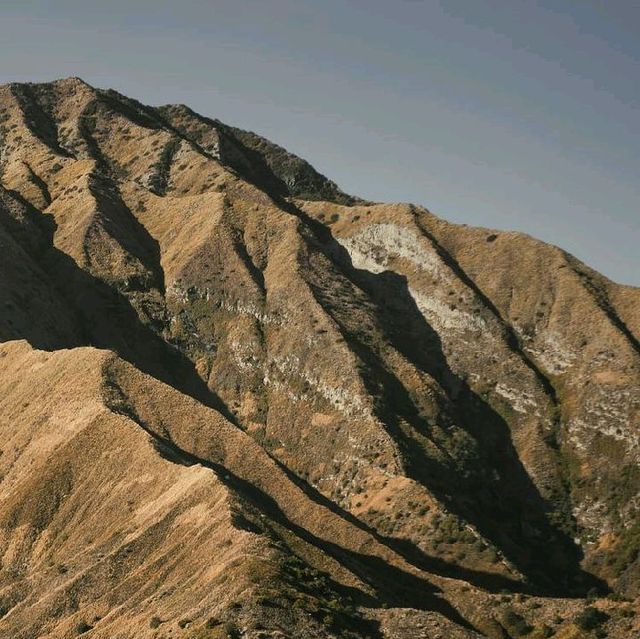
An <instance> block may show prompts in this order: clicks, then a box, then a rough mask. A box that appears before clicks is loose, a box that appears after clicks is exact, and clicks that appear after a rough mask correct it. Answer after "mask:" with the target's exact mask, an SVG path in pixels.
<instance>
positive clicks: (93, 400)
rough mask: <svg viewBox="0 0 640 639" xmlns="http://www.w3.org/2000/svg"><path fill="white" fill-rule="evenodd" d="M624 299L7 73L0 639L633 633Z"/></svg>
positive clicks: (81, 88) (398, 211)
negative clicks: (15, 81) (11, 77)
mask: <svg viewBox="0 0 640 639" xmlns="http://www.w3.org/2000/svg"><path fill="white" fill-rule="evenodd" d="M639 339H640V289H636V288H632V287H626V286H621V285H617V284H615V283H613V282H611V281H609V280H608V279H607V278H605V277H603V276H602V275H600V274H598V273H596V272H594V271H593V270H592V269H590V268H588V267H587V266H585V265H584V264H582V263H581V262H579V261H578V260H577V259H575V258H574V257H572V256H571V255H569V254H567V253H566V252H564V251H562V250H561V249H559V248H557V247H554V246H551V245H548V244H544V243H542V242H540V241H537V240H535V239H532V238H530V237H528V236H525V235H522V234H519V233H513V232H502V231H493V230H487V229H480V228H471V227H468V226H465V225H454V224H450V223H448V222H446V221H444V220H442V219H440V218H438V217H436V216H435V215H433V214H432V213H430V212H429V211H428V210H426V209H425V208H423V207H420V206H415V205H411V204H379V203H373V202H368V201H365V200H362V199H360V198H357V197H353V196H350V195H348V194H346V193H344V192H343V191H341V190H340V189H339V188H338V186H337V185H336V184H335V183H333V182H332V181H331V180H329V179H327V178H326V177H324V176H322V175H321V174H319V173H318V172H317V171H316V170H315V169H313V167H311V166H310V165H309V164H308V163H307V162H306V161H304V160H302V159H300V158H298V157H296V156H295V155H293V154H291V153H289V152H287V151H286V150H284V149H282V148H281V147H279V146H277V145H276V144H274V143H272V142H270V141H268V140H265V139H264V138H262V137H260V136H259V135H256V134H254V133H250V132H247V131H242V130H240V129H237V128H234V127H231V126H228V125H226V124H223V123H222V122H220V121H218V120H215V119H210V118H208V117H204V116H201V115H199V114H197V113H195V112H193V111H192V110H190V109H189V108H188V107H186V106H183V105H170V106H164V107H157V108H156V107H148V106H145V105H142V104H140V103H139V102H137V101H135V100H132V99H130V98H127V97H125V96H122V95H120V94H119V93H117V92H115V91H112V90H101V89H96V88H93V87H91V86H89V85H88V84H86V83H84V82H83V81H82V80H80V79H77V78H69V79H65V80H59V81H56V82H51V83H47V84H10V85H5V86H2V87H0V435H1V438H2V442H1V443H0V449H1V452H0V496H1V499H0V637H7V638H8V637H11V638H15V639H28V638H31V637H36V636H38V637H45V636H46V637H48V638H50V639H63V638H64V639H66V638H67V637H73V636H77V635H83V636H84V635H85V634H86V636H87V637H88V638H96V639H98V638H99V639H107V638H109V639H133V638H136V639H137V638H138V637H141V638H147V637H148V638H156V639H161V638H165V639H167V638H168V637H172V638H176V637H184V638H185V639H225V638H226V639H232V638H234V637H247V638H250V639H266V638H267V637H274V638H275V637H279V638H281V639H282V638H285V637H291V638H292V639H293V638H298V637H300V638H310V639H311V638H318V639H321V638H328V637H343V638H345V639H355V638H357V637H362V638H365V637H371V638H375V639H383V638H388V639H401V638H402V639H405V638H406V639H411V638H413V637H415V638H422V637H426V638H431V637H434V638H435V637H447V638H453V639H456V638H460V639H463V638H467V637H470V638H472V637H483V636H484V637H491V638H495V639H505V638H515V637H521V636H523V637H525V636H526V637H530V638H531V639H536V638H537V637H539V638H542V637H551V636H554V637H558V638H559V639H561V638H562V637H564V638H566V639H570V638H573V639H580V638H583V637H584V638H585V639H586V638H589V637H596V636H597V637H607V636H610V637H613V638H616V637H619V638H622V637H631V636H635V633H640V617H639V618H638V620H636V616H635V615H636V612H637V611H638V599H637V598H638V595H640V559H639V553H640V517H639V512H638V510H639V508H640V500H639V495H640V342H639Z"/></svg>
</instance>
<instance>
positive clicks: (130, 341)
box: [0, 192, 235, 423]
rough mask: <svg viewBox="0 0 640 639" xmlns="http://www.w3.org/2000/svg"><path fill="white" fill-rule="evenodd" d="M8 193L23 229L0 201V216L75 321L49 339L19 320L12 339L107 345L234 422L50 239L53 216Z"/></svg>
mask: <svg viewBox="0 0 640 639" xmlns="http://www.w3.org/2000/svg"><path fill="white" fill-rule="evenodd" d="M11 196H12V197H13V198H14V199H15V200H16V202H18V203H19V205H20V206H21V209H22V211H23V213H24V214H25V216H26V218H25V221H24V223H25V225H26V228H27V231H28V232H25V228H24V227H23V226H22V225H21V224H20V223H19V222H18V221H17V220H15V219H14V218H12V217H11V216H10V215H8V214H6V213H4V212H3V211H2V209H1V207H0V222H1V223H2V224H3V226H5V228H7V230H8V231H9V232H10V233H11V234H12V236H13V237H14V238H15V239H16V241H17V242H18V243H19V244H20V245H21V246H22V247H23V249H24V250H25V252H26V253H27V254H28V255H30V257H31V259H32V260H33V261H34V262H35V263H36V264H37V265H38V266H39V267H40V269H41V271H42V276H43V277H44V278H47V280H48V281H49V283H50V288H51V290H53V291H55V292H56V293H57V294H58V296H59V297H60V298H61V299H62V300H63V301H64V302H66V304H67V307H68V309H69V311H70V315H71V316H72V317H73V319H74V320H75V323H76V325H77V327H78V330H77V334H75V335H74V336H73V337H68V338H67V339H64V340H60V339H59V340H58V341H57V342H54V343H52V341H51V339H50V338H49V336H45V335H41V334H39V333H37V332H36V331H32V330H30V327H29V326H25V327H20V328H19V329H18V330H21V331H22V334H21V335H19V336H18V337H17V339H26V340H27V341H28V342H29V343H30V344H31V345H32V346H33V347H34V348H37V349H41V350H58V349H63V348H75V347H79V346H95V347H97V348H102V349H108V350H112V351H114V352H115V353H117V354H118V355H119V356H120V357H122V358H123V359H125V360H127V361H128V362H130V363H131V364H133V365H134V366H135V367H136V368H138V369H139V370H141V371H142V372H144V373H147V374H149V375H151V376H153V377H155V378H156V379H159V380H160V381H163V382H165V383H167V384H169V385H171V386H173V387H174V388H176V389H178V390H180V391H181V392H183V393H185V394H187V395H190V396H191V397H193V398H195V399H197V400H198V401H199V402H201V403H203V404H205V405H206V406H209V407H211V408H214V409H216V410H217V411H219V412H221V413H222V414H223V415H224V416H225V417H226V418H227V419H228V420H230V421H231V422H232V423H235V418H234V417H233V415H232V414H231V411H229V410H228V409H227V407H226V406H225V405H224V403H223V402H222V400H221V399H220V398H219V397H218V396H217V395H215V394H214V393H213V392H212V391H210V390H209V388H208V387H207V386H206V384H205V383H204V381H203V380H202V378H201V377H200V376H199V375H198V373H197V371H196V370H195V366H194V364H193V362H191V360H189V359H188V358H187V357H186V355H184V354H183V353H181V352H180V351H179V350H178V349H177V348H176V347H174V346H172V345H171V344H169V343H168V342H166V341H164V339H163V338H162V337H161V336H160V335H159V334H158V333H156V332H154V330H153V329H152V328H151V327H150V326H148V325H146V324H145V323H143V321H142V320H141V319H140V317H139V315H138V313H137V312H136V310H135V308H134V307H133V306H132V303H131V301H130V299H129V298H128V297H127V295H126V294H125V293H123V292H121V291H119V290H117V288H115V287H114V286H110V285H109V284H107V283H106V282H104V281H102V280H101V279H98V278H96V277H94V276H93V275H91V274H90V273H88V272H87V271H85V270H83V269H82V268H80V267H79V266H78V264H77V263H76V262H75V261H74V260H73V259H72V258H71V257H69V256H68V255H67V254H66V253H64V252H62V251H60V250H59V249H57V248H56V247H55V246H54V245H53V236H54V233H55V223H54V221H53V218H52V217H51V216H48V215H43V214H42V213H40V212H39V211H37V210H36V209H34V208H33V207H32V206H31V205H30V204H29V203H28V202H26V201H25V200H24V199H23V198H21V197H20V195H19V194H17V193H15V192H12V193H11ZM122 206H124V204H122ZM35 233H37V234H38V239H37V240H36V241H34V240H33V237H31V236H33V235H34V234H35ZM140 250H142V249H140ZM147 251H151V253H153V250H152V248H151V249H149V247H148V246H146V247H145V253H146V256H145V257H146V259H151V258H152V257H153V255H152V254H151V255H150V254H149V253H147ZM153 280H154V281H153V282H151V283H150V284H149V285H151V286H153V285H160V286H161V285H162V284H163V283H162V279H161V277H160V276H159V275H158V273H157V270H156V274H155V276H154V278H153ZM133 288H134V293H135V292H137V291H136V289H143V288H144V287H143V283H137V284H135V285H134V287H133ZM14 339H15V338H14Z"/></svg>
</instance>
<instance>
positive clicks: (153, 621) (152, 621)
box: [149, 615, 162, 628]
mask: <svg viewBox="0 0 640 639" xmlns="http://www.w3.org/2000/svg"><path fill="white" fill-rule="evenodd" d="M161 623H162V621H161V620H160V617H156V616H155V615H154V616H153V617H151V619H149V627H150V628H157V627H158V626H159V625H160V624H161Z"/></svg>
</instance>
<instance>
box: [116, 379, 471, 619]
mask: <svg viewBox="0 0 640 639" xmlns="http://www.w3.org/2000/svg"><path fill="white" fill-rule="evenodd" d="M107 384H108V385H109V389H110V393H111V394H112V396H113V402H112V403H113V405H112V409H113V410H116V411H118V412H121V413H122V414H124V415H126V416H127V417H129V418H130V419H131V420H133V421H134V422H136V423H137V424H138V425H139V426H140V427H141V428H142V429H143V430H144V431H145V432H147V433H148V434H149V435H150V436H151V437H152V438H153V440H154V443H155V447H156V450H157V451H158V452H159V453H160V454H162V455H163V457H165V458H166V459H167V460H168V461H171V462H172V463H178V464H183V465H187V466H191V465H194V464H200V465H202V466H204V467H205V468H209V469H211V470H212V471H214V472H215V473H216V475H217V476H218V479H219V480H220V481H221V482H222V483H224V484H225V485H227V486H228V487H229V488H230V489H231V490H232V491H233V492H234V493H235V494H237V495H239V496H241V497H242V498H243V499H244V500H246V501H247V502H248V503H249V504H250V505H251V506H252V507H253V508H254V509H255V510H256V511H257V512H258V513H264V514H265V515H267V516H268V517H269V518H270V519H271V521H273V522H275V523H276V524H278V525H279V526H281V527H282V528H284V529H285V530H286V531H288V532H289V533H291V534H293V535H295V536H296V537H298V538H299V539H301V540H303V541H304V542H306V543H307V544H309V545H311V546H313V547H315V548H317V549H319V550H321V551H322V552H323V553H325V554H327V555H328V556H329V557H331V558H333V559H335V560H336V561H337V562H338V563H339V564H340V565H342V566H344V567H345V568H347V569H348V570H349V571H351V572H352V573H353V574H354V575H356V576H357V577H358V578H359V579H360V580H361V581H362V582H364V583H365V584H367V585H368V586H369V587H370V588H371V589H372V590H373V591H374V592H375V596H374V597H371V596H370V595H368V594H367V593H366V592H363V591H362V590H359V589H355V588H346V589H345V586H343V585H341V584H339V583H337V582H335V581H333V580H331V579H330V578H329V580H330V581H331V583H332V586H333V588H334V589H335V590H336V592H342V593H343V594H345V595H348V597H349V599H350V600H352V601H353V602H354V603H355V604H356V605H359V606H367V607H381V606H383V605H384V606H386V607H401V608H402V607H410V608H416V609H418V610H429V611H433V612H438V613H440V614H442V615H443V616H445V617H447V618H448V619H449V620H451V621H452V622H454V623H456V624H459V625H461V626H463V627H465V628H468V629H473V626H472V625H471V624H470V623H469V622H468V621H467V620H466V619H465V618H464V617H463V616H462V615H461V614H460V613H459V612H458V611H457V610H456V609H455V608H454V607H453V606H452V605H451V604H450V603H449V602H448V601H446V600H445V599H443V598H442V597H440V596H439V594H440V593H441V590H440V589H439V588H438V587H437V586H435V585H434V584H432V583H430V582H429V581H427V580H426V579H423V578H421V577H420V576H418V575H415V574H412V573H409V572H406V571H404V570H402V569H400V568H398V567H396V566H393V565H390V564H388V563H387V562H385V561H384V560H383V559H381V558H380V557H377V556H374V555H366V554H363V553H359V552H355V551H352V550H349V549H347V548H344V547H342V546H340V545H338V544H335V543H333V542H331V541H328V540H326V539H321V538H319V537H317V536H316V535H314V534H313V533H311V532H310V531H308V530H307V529H305V528H303V527H302V526H300V525H298V524H296V523H294V522H292V521H291V520H290V519H289V518H288V517H287V515H286V514H285V513H284V512H283V511H282V509H281V508H280V506H279V505H278V503H277V502H276V501H275V500H274V499H273V498H272V497H271V496H270V495H268V494H267V493H265V492H264V491H263V490H262V489H260V488H258V487H256V486H255V485H253V484H252V483H250V482H249V481H248V480H246V479H243V478H241V477H239V476H238V475H236V474H234V473H233V472H232V471H231V470H230V469H229V468H227V467H225V466H223V465H221V464H218V463H214V462H211V461H209V460H207V459H203V458H201V457H198V456H196V455H194V454H192V453H190V452H189V451H186V450H184V449H182V448H180V447H179V446H177V445H176V444H175V443H174V442H173V441H171V440H170V439H167V438H166V437H164V436H162V435H160V434H159V433H157V432H156V431H155V430H154V429H153V428H152V427H151V426H150V425H148V424H146V423H145V422H144V420H143V419H142V418H141V417H140V416H139V415H138V414H137V412H136V411H135V408H134V407H133V406H131V405H130V403H129V402H128V401H127V397H126V393H125V392H124V391H123V390H122V389H121V388H120V387H119V385H118V383H117V381H116V380H115V379H110V380H108V381H107ZM239 523H240V525H242V526H243V527H245V528H247V529H248V530H252V531H253V532H260V531H261V530H262V529H263V528H264V526H265V522H264V521H262V518H261V517H258V518H257V521H256V522H252V521H250V520H247V521H246V522H244V523H243V522H242V521H240V520H239ZM283 541H285V540H283Z"/></svg>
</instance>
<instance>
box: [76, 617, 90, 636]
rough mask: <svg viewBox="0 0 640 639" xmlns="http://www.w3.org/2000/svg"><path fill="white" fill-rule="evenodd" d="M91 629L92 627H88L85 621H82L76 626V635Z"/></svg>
mask: <svg viewBox="0 0 640 639" xmlns="http://www.w3.org/2000/svg"><path fill="white" fill-rule="evenodd" d="M92 628H93V626H91V625H89V624H88V623H87V622H86V621H84V620H83V621H81V622H80V623H79V624H78V625H77V626H76V634H77V635H82V634H84V633H85V632H89V630H91V629H92Z"/></svg>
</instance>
